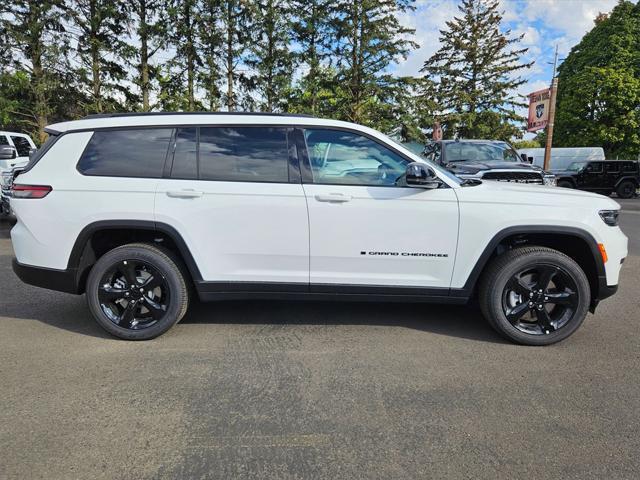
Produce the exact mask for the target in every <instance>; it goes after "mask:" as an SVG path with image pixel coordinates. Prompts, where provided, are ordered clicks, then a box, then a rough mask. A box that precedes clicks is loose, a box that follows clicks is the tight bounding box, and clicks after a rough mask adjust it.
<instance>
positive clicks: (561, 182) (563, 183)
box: [558, 180, 575, 188]
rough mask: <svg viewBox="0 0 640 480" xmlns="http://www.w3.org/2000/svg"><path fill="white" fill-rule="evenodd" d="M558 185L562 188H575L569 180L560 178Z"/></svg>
mask: <svg viewBox="0 0 640 480" xmlns="http://www.w3.org/2000/svg"><path fill="white" fill-rule="evenodd" d="M558 186H559V187H562V188H575V187H574V186H573V183H571V182H570V181H569V180H558Z"/></svg>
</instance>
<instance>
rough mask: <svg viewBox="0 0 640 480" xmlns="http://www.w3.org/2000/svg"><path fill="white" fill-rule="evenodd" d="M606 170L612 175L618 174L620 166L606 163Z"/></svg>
mask: <svg viewBox="0 0 640 480" xmlns="http://www.w3.org/2000/svg"><path fill="white" fill-rule="evenodd" d="M605 169H606V171H607V172H610V173H618V172H619V171H620V165H618V164H617V163H606V164H605Z"/></svg>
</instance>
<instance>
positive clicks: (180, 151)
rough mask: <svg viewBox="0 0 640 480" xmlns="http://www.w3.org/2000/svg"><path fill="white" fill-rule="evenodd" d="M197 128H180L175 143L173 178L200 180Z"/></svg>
mask: <svg viewBox="0 0 640 480" xmlns="http://www.w3.org/2000/svg"><path fill="white" fill-rule="evenodd" d="M197 142H198V138H197V128H196V127H192V128H179V129H178V130H177V131H176V140H175V143H174V151H173V152H174V153H173V165H172V167H171V178H183V179H197V178H198V148H197V147H198V143H197Z"/></svg>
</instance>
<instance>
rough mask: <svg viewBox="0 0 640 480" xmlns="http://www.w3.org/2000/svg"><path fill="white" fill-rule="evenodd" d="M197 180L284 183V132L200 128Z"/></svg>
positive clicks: (286, 175)
mask: <svg viewBox="0 0 640 480" xmlns="http://www.w3.org/2000/svg"><path fill="white" fill-rule="evenodd" d="M199 151H200V162H199V165H200V180H219V181H232V182H282V183H285V182H288V181H289V173H288V148H287V134H286V129H284V128H271V127H202V128H200V143H199Z"/></svg>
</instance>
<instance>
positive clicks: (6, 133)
mask: <svg viewBox="0 0 640 480" xmlns="http://www.w3.org/2000/svg"><path fill="white" fill-rule="evenodd" d="M0 135H13V136H18V137H29V135H28V134H26V133H20V132H9V131H6V130H0ZM29 138H31V137H29Z"/></svg>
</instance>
